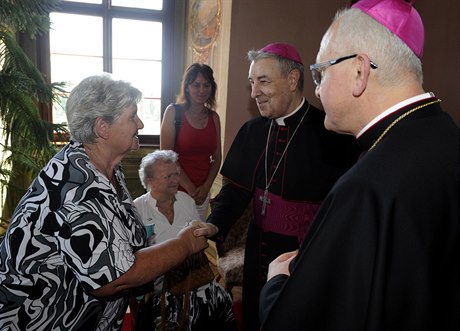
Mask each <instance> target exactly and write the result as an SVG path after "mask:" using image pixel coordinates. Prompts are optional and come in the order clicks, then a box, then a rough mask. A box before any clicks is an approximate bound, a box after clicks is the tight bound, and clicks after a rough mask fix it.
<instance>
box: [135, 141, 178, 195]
mask: <svg viewBox="0 0 460 331" xmlns="http://www.w3.org/2000/svg"><path fill="white" fill-rule="evenodd" d="M177 159H178V154H177V153H176V152H174V151H172V150H166V149H161V150H157V151H154V152H152V153H149V154H147V155H146V156H144V157H143V158H142V161H141V165H140V166H139V179H140V181H141V184H142V186H143V187H144V188H145V189H146V190H147V191H149V190H150V187H149V185H148V182H147V179H149V178H153V177H155V168H156V167H155V166H156V165H157V164H158V163H169V164H170V163H177Z"/></svg>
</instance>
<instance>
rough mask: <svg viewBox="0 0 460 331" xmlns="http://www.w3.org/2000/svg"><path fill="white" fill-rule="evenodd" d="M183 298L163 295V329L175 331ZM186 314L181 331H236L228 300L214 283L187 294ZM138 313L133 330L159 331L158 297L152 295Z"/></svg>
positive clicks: (179, 319)
mask: <svg viewBox="0 0 460 331" xmlns="http://www.w3.org/2000/svg"><path fill="white" fill-rule="evenodd" d="M184 298H186V296H185V295H181V296H174V295H172V294H171V293H169V292H166V293H165V318H166V322H165V323H166V325H167V328H166V329H167V330H178V329H179V325H181V319H182V318H183V317H184V316H183V314H184V309H183V307H184ZM188 298H189V307H190V309H189V312H188V316H187V315H185V317H186V318H187V317H188V318H187V320H188V321H187V322H186V323H185V326H184V328H183V330H186V331H206V330H210V331H211V330H212V331H215V330H219V331H236V324H235V323H236V322H235V319H234V317H233V311H232V300H231V299H229V294H228V293H227V291H225V289H224V288H223V287H222V286H220V285H219V283H217V282H216V281H212V282H211V283H209V284H207V285H205V286H202V287H200V288H198V289H196V290H192V291H190V295H189V296H188ZM140 307H141V308H140V309H141V310H140V311H139V314H138V319H137V321H136V330H137V331H143V330H163V329H162V322H161V320H162V317H161V316H162V314H161V294H155V295H154V296H153V297H152V298H151V300H150V301H149V302H148V303H147V304H142V305H141V306H140Z"/></svg>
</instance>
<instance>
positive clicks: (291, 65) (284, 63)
mask: <svg viewBox="0 0 460 331" xmlns="http://www.w3.org/2000/svg"><path fill="white" fill-rule="evenodd" d="M261 59H275V60H278V64H279V66H280V70H281V74H282V75H283V76H284V77H287V76H288V75H289V73H290V72H291V71H292V70H294V69H296V70H298V71H299V73H300V76H299V84H298V85H297V90H299V91H300V92H302V91H303V85H304V68H303V65H302V64H300V63H297V62H295V61H291V60H289V59H286V58H284V57H281V56H279V55H276V54H273V53H270V52H263V51H261V50H254V49H253V50H250V51H249V52H248V60H249V61H250V62H255V61H258V60H261Z"/></svg>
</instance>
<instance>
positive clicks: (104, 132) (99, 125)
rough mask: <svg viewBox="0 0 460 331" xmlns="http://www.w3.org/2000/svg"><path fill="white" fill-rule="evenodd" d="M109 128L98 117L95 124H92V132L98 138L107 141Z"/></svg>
mask: <svg viewBox="0 0 460 331" xmlns="http://www.w3.org/2000/svg"><path fill="white" fill-rule="evenodd" d="M109 127H110V125H109V124H108V123H107V122H106V121H104V120H103V119H102V118H100V117H98V118H97V119H96V123H95V124H94V131H95V133H96V136H97V137H98V138H102V139H108V137H109Z"/></svg>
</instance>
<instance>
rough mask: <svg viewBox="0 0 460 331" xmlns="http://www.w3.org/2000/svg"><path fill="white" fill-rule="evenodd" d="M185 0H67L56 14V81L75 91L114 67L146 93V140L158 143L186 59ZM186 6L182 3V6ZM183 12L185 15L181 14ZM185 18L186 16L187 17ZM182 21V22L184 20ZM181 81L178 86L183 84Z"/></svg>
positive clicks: (57, 114) (59, 111) (61, 118)
mask: <svg viewBox="0 0 460 331" xmlns="http://www.w3.org/2000/svg"><path fill="white" fill-rule="evenodd" d="M182 3H183V1H177V0H176V1H171V0H167V1H163V0H81V1H79V2H74V1H63V2H62V3H61V5H60V8H59V11H57V12H53V13H51V14H50V20H51V30H50V34H49V43H50V66H51V67H50V80H51V81H52V82H65V83H66V87H65V90H66V91H68V92H70V91H71V90H72V88H73V87H74V86H75V85H76V84H78V83H79V82H80V81H81V80H82V79H83V78H85V77H87V76H89V75H93V74H98V73H101V72H110V73H112V74H113V75H114V76H115V77H117V78H119V79H124V80H127V81H130V82H131V83H132V84H133V85H134V86H135V87H137V88H139V89H140V90H141V91H142V93H143V100H142V101H141V102H140V103H139V105H138V107H139V117H140V118H141V119H142V121H143V122H144V125H145V127H144V129H143V130H142V131H141V132H140V139H141V144H158V142H159V138H158V136H159V133H160V123H161V116H162V111H164V108H165V106H166V105H168V104H169V103H170V102H172V101H173V99H174V96H175V94H176V93H177V91H178V87H177V88H175V87H173V84H176V85H177V84H179V83H180V75H179V76H178V73H179V72H181V71H182V67H183V66H182V63H183V61H184V59H183V58H182V57H181V58H180V59H177V58H176V59H173V57H172V56H171V55H172V54H178V53H179V54H182V53H180V51H178V50H180V49H181V46H180V44H179V43H183V36H181V35H180V34H179V33H176V35H175V34H174V33H175V32H174V31H180V29H178V28H177V26H178V24H179V25H180V24H182V25H183V24H184V19H183V17H184V16H182V15H180V13H181V11H182V12H183V11H184V10H183V7H184V4H182ZM178 7H182V8H178ZM178 13H179V14H178ZM181 18H182V19H181ZM179 21H180V22H179ZM177 86H178V85H177ZM65 100H66V98H65V97H63V98H61V99H60V101H59V102H57V103H55V104H54V105H53V110H52V118H53V122H54V123H62V122H65V121H66V117H65V112H64V106H65Z"/></svg>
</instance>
